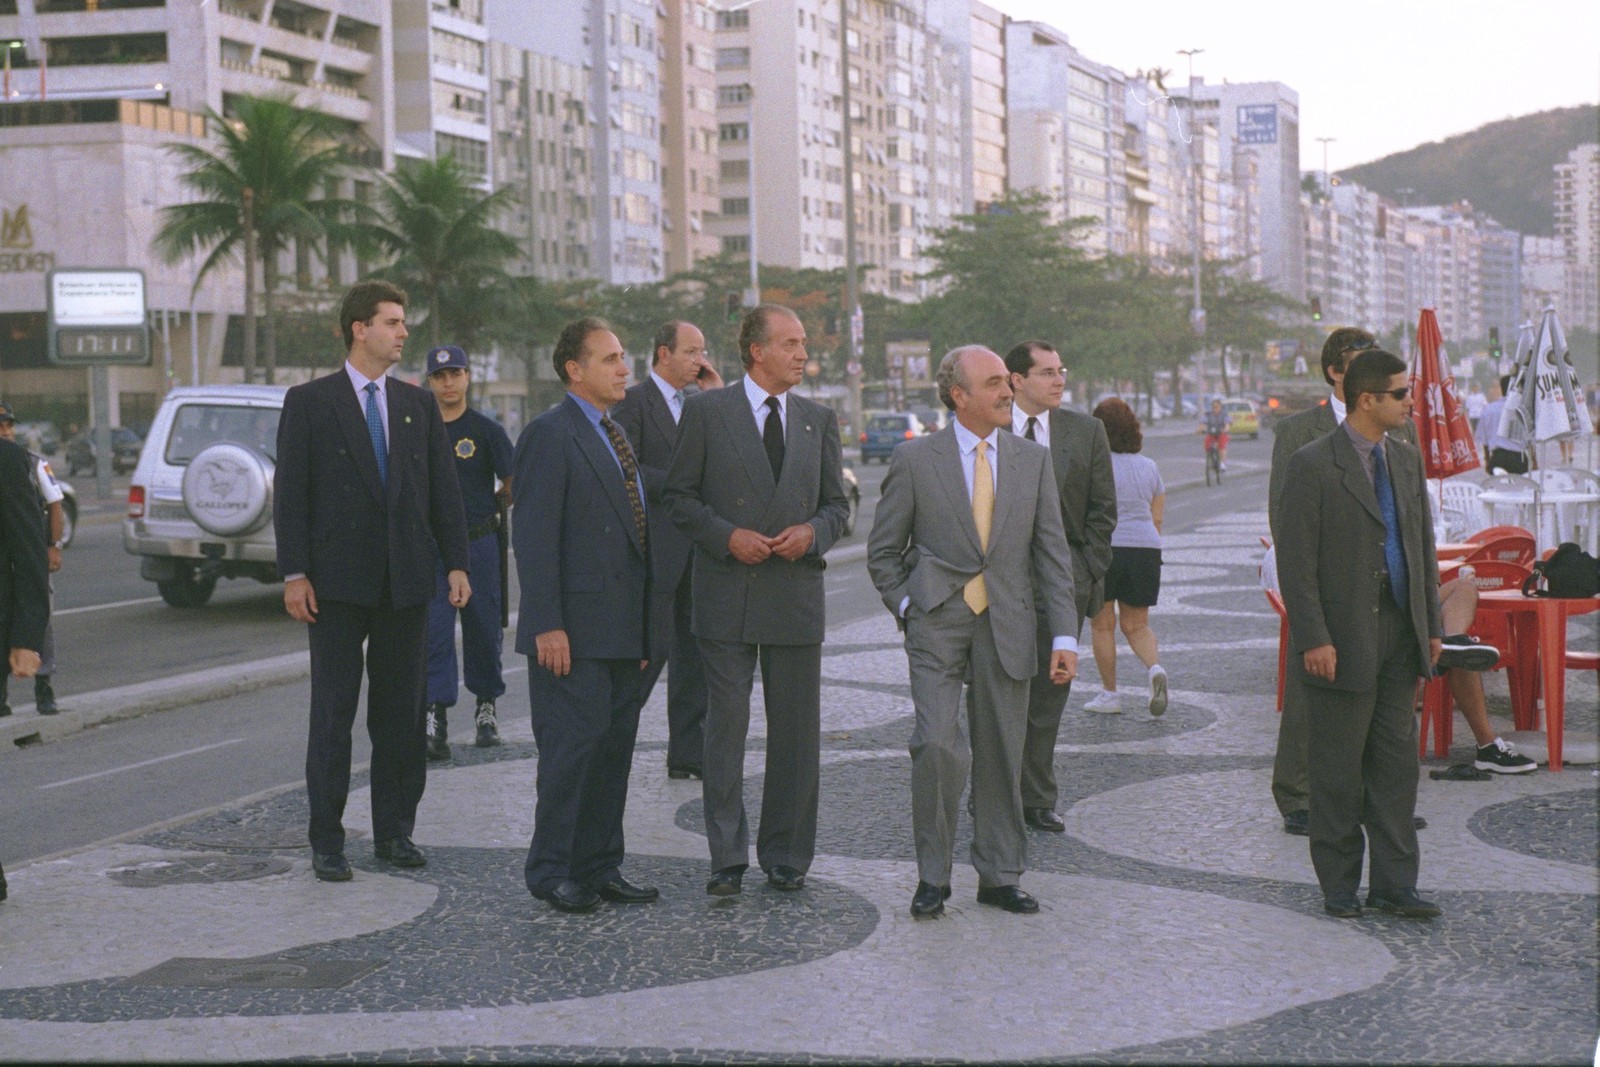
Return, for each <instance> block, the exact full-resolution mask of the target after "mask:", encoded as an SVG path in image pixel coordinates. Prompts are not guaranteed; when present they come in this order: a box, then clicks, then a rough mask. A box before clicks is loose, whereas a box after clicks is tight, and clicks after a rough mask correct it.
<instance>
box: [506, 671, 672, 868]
mask: <svg viewBox="0 0 1600 1067" xmlns="http://www.w3.org/2000/svg"><path fill="white" fill-rule="evenodd" d="M644 677H645V672H644V671H642V670H640V669H639V661H638V660H636V659H626V660H621V659H574V660H573V661H572V670H571V671H570V672H569V673H568V674H567V675H566V676H565V677H561V678H558V677H556V676H555V675H554V674H552V673H551V672H550V671H547V670H545V669H544V668H543V667H541V666H539V664H538V661H537V659H536V658H535V657H533V656H529V657H528V697H529V703H530V704H531V707H532V715H533V738H534V741H536V742H537V743H538V746H539V782H538V791H537V796H538V799H537V802H536V806H535V807H534V813H533V840H532V842H530V843H529V845H528V859H527V862H526V863H525V864H524V865H523V879H524V881H525V882H526V883H527V886H528V889H529V891H531V892H535V893H543V892H548V891H550V890H553V889H554V888H555V887H556V886H558V885H560V884H561V882H562V880H563V879H566V878H571V879H572V880H573V881H576V882H581V883H583V884H584V885H588V886H596V885H599V884H600V883H601V882H603V881H605V880H606V879H607V878H610V877H611V876H612V875H614V874H616V873H618V871H619V869H620V868H621V866H622V858H623V853H624V846H623V840H622V816H623V811H624V809H625V807H626V805H627V801H628V773H629V771H630V770H631V769H632V767H633V742H634V738H635V737H636V736H637V734H638V732H639V707H640V705H641V704H642V703H643V699H642V694H643V692H644Z"/></svg>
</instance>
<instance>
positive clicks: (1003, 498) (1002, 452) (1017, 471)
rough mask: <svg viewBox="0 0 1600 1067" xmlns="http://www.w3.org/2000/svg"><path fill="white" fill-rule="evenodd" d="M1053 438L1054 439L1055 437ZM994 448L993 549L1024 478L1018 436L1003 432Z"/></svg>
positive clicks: (991, 528)
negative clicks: (995, 465)
mask: <svg viewBox="0 0 1600 1067" xmlns="http://www.w3.org/2000/svg"><path fill="white" fill-rule="evenodd" d="M1051 440H1052V441H1054V438H1052V439H1051ZM994 450H995V457H994V460H995V463H996V464H997V467H996V470H995V473H996V475H997V477H996V479H995V482H996V486H995V488H996V492H995V494H994V521H992V522H991V523H990V524H989V548H990V550H991V551H992V550H993V549H994V546H995V544H996V543H997V542H998V541H999V539H1000V531H1001V530H1004V529H1005V526H1006V518H1007V517H1008V516H1009V515H1010V514H1011V512H1012V510H1013V508H1012V502H1013V501H1015V500H1016V499H1017V497H1018V496H1020V495H1021V492H1022V490H1021V489H1019V488H1018V486H1019V485H1020V484H1021V478H1022V459H1021V452H1022V448H1021V445H1020V443H1019V442H1018V441H1017V439H1016V436H1015V435H1008V434H1001V435H1000V436H999V437H997V438H995V449H994ZM973 528H974V529H976V528H977V526H976V524H974V526H973Z"/></svg>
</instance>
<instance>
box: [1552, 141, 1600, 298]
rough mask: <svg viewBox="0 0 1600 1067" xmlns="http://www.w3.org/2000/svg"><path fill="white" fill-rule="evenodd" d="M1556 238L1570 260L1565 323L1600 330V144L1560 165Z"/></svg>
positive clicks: (1586, 147) (1582, 147)
mask: <svg viewBox="0 0 1600 1067" xmlns="http://www.w3.org/2000/svg"><path fill="white" fill-rule="evenodd" d="M1555 170H1556V182H1555V205H1554V206H1555V217H1556V237H1558V238H1559V239H1560V240H1561V245H1562V251H1563V253H1564V255H1565V257H1566V274H1567V277H1566V283H1567V284H1566V292H1565V294H1564V296H1565V301H1564V303H1565V307H1564V308H1561V309H1560V310H1561V311H1562V314H1563V317H1564V319H1565V321H1567V322H1568V323H1571V324H1574V325H1580V326H1587V327H1588V328H1589V329H1591V330H1597V329H1600V144H1582V145H1579V146H1578V147H1577V148H1574V149H1573V150H1572V151H1570V152H1568V153H1567V159H1566V162H1564V163H1557V164H1556V168H1555Z"/></svg>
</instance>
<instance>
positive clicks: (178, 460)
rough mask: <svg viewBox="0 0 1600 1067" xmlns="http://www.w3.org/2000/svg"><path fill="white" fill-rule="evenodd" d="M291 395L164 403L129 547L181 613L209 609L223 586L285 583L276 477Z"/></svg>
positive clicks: (198, 390)
mask: <svg viewBox="0 0 1600 1067" xmlns="http://www.w3.org/2000/svg"><path fill="white" fill-rule="evenodd" d="M286 392H288V390H287V389H285V388H283V387H281V386H271V385H209V386H185V387H182V388H178V389H173V390H172V391H171V392H169V393H167V396H166V399H164V400H163V401H162V402H161V408H160V410H159V411H157V412H156V417H155V421H154V422H153V423H152V424H151V427H150V435H149V437H147V438H146V439H145V445H144V449H143V451H142V452H141V453H140V455H139V458H138V465H137V466H136V467H135V468H134V472H133V479H132V484H131V485H129V487H128V517H127V519H126V520H124V522H123V531H122V544H123V547H124V548H126V549H127V550H128V552H129V553H131V554H133V555H135V556H138V557H140V560H139V575H140V577H142V578H145V579H146V580H148V581H153V582H155V583H156V589H157V590H159V591H160V593H161V598H162V599H163V600H165V601H166V602H167V603H168V604H171V605H172V606H173V607H178V608H197V607H200V606H201V605H203V604H205V602H206V601H208V600H210V599H211V594H212V592H213V591H215V589H216V586H217V579H219V578H254V579H255V580H256V581H258V582H276V581H279V580H280V576H279V574H278V564H277V542H276V539H275V537H274V535H273V530H272V477H273V472H274V469H275V468H274V461H275V459H276V455H277V437H278V417H279V415H280V414H281V413H282V411H283V397H284V394H285V393H286Z"/></svg>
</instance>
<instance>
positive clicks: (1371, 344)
mask: <svg viewBox="0 0 1600 1067" xmlns="http://www.w3.org/2000/svg"><path fill="white" fill-rule="evenodd" d="M1377 347H1378V339H1377V338H1376V337H1373V336H1372V335H1371V334H1370V333H1368V332H1367V331H1366V330H1363V329H1361V328H1360V327H1358V326H1341V327H1339V328H1338V329H1337V330H1334V331H1333V332H1332V333H1330V334H1329V335H1328V339H1327V340H1326V341H1324V342H1322V380H1323V381H1325V382H1327V383H1328V384H1329V385H1330V386H1331V385H1332V384H1333V375H1331V374H1329V373H1328V372H1329V371H1330V370H1332V369H1333V368H1334V367H1338V368H1340V369H1341V370H1342V369H1343V368H1344V365H1345V353H1346V352H1360V351H1362V350H1363V349H1367V348H1377Z"/></svg>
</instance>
